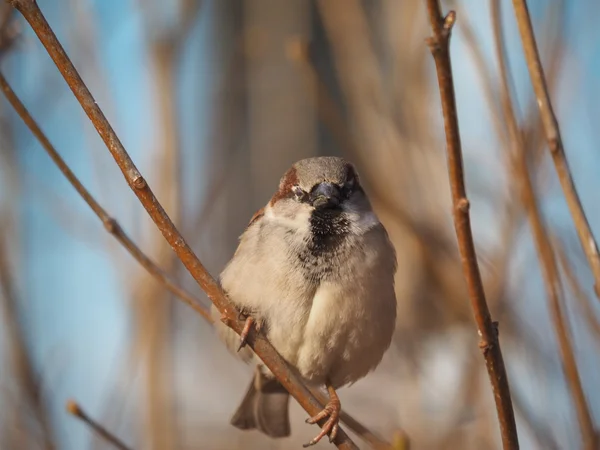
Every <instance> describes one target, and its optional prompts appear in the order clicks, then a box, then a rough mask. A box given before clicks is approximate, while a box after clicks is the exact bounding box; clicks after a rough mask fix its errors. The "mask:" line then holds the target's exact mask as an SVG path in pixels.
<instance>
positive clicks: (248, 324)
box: [237, 316, 261, 352]
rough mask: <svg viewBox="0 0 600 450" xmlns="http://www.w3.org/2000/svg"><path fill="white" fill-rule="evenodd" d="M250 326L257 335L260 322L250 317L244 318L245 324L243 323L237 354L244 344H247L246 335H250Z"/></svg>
mask: <svg viewBox="0 0 600 450" xmlns="http://www.w3.org/2000/svg"><path fill="white" fill-rule="evenodd" d="M252 326H254V329H255V330H256V332H257V333H258V332H259V331H260V328H261V322H260V321H256V320H254V318H253V317H252V316H248V317H246V323H244V328H243V329H242V332H241V333H240V345H239V347H238V349H237V351H238V352H239V351H240V350H241V349H243V348H244V347H245V346H246V343H247V342H248V335H249V334H250V330H251V329H252Z"/></svg>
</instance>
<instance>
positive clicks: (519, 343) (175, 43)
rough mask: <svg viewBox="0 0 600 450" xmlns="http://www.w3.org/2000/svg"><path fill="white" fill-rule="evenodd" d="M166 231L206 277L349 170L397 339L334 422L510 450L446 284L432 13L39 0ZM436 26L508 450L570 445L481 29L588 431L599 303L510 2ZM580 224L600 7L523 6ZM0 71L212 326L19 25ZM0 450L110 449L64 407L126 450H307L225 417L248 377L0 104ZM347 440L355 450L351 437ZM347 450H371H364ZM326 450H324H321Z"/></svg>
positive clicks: (568, 404) (7, 30) (4, 43)
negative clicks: (498, 360) (307, 191)
mask: <svg viewBox="0 0 600 450" xmlns="http://www.w3.org/2000/svg"><path fill="white" fill-rule="evenodd" d="M38 3H39V6H40V8H41V9H42V11H43V12H44V14H45V15H46V17H47V19H48V21H49V23H50V24H51V26H52V27H53V29H54V31H55V32H56V34H57V35H58V37H59V39H60V41H61V42H62V44H63V45H64V47H65V48H66V50H67V53H68V54H69V56H70V57H71V59H72V61H73V62H74V64H75V66H76V67H77V69H78V70H79V71H80V74H81V76H82V77H83V79H84V80H85V82H86V83H87V85H88V87H89V88H90V90H91V91H92V93H93V95H94V96H95V98H96V100H97V102H98V104H99V105H100V106H101V108H102V109H103V111H104V113H105V114H106V116H107V117H108V119H109V120H110V122H111V123H112V125H113V127H114V128H115V130H116V132H117V134H118V135H119V137H120V139H121V141H122V142H123V144H124V145H125V148H126V149H127V150H128V151H129V153H130V154H131V156H132V158H133V159H134V161H135V163H136V164H137V166H138V167H139V168H140V170H141V172H142V173H143V174H144V175H145V177H146V179H147V180H148V182H149V184H150V186H151V187H152V188H153V190H154V192H155V193H156V195H157V197H158V198H159V200H160V201H161V202H162V204H163V205H164V206H165V208H166V210H167V212H168V213H169V215H170V216H171V217H172V218H173V220H174V222H175V223H176V225H177V226H178V228H179V229H180V231H181V232H182V234H183V235H184V237H185V238H186V240H187V241H188V242H189V243H190V245H191V246H192V247H193V249H194V250H195V251H196V253H197V254H198V256H199V257H200V259H201V260H202V262H203V263H204V264H205V265H206V266H207V268H208V269H209V270H210V272H211V273H212V274H213V275H214V276H217V275H218V274H219V272H220V271H221V270H222V268H223V267H224V265H225V264H226V262H227V261H228V260H229V258H230V257H231V255H232V254H233V251H234V250H235V248H236V245H237V238H238V236H239V235H240V234H241V233H242V231H243V230H244V228H245V226H246V224H247V223H248V220H249V219H250V217H251V216H252V214H253V213H254V212H255V211H256V210H257V209H258V208H260V207H261V206H263V205H264V204H265V203H266V202H267V200H268V199H269V198H270V197H271V195H272V194H273V192H274V191H275V190H276V188H277V183H278V180H279V177H280V176H281V175H282V174H283V173H284V171H285V170H286V169H287V168H288V167H289V166H290V165H291V164H292V163H293V162H295V161H296V160H298V159H301V158H304V157H309V156H314V155H343V156H345V157H347V158H348V159H350V160H351V161H353V162H354V163H355V164H356V165H357V167H358V169H359V172H360V174H361V177H362V180H363V184H364V185H365V188H366V190H367V192H368V194H369V195H370V197H371V199H372V201H373V203H374V206H375V208H376V211H377V213H378V215H379V216H380V218H381V220H382V222H384V224H385V226H386V227H387V229H388V231H389V233H390V235H391V238H392V240H393V242H394V244H395V246H396V250H397V254H398V267H399V269H398V274H397V277H396V290H397V299H398V311H399V314H398V323H397V331H396V336H395V339H394V342H393V345H392V347H391V348H390V350H389V351H388V353H387V354H386V357H385V358H384V361H383V363H382V364H381V365H380V367H379V368H378V369H377V370H376V371H375V372H374V373H372V374H371V375H369V376H368V377H366V378H365V379H363V380H361V381H359V382H358V383H356V384H355V385H354V386H352V387H350V388H346V389H342V390H341V391H340V396H341V399H342V405H343V407H344V410H345V411H347V412H349V413H350V414H352V415H353V416H354V417H355V418H356V419H358V420H359V421H360V422H361V423H362V424H363V425H365V426H366V427H368V428H369V429H371V430H372V431H373V432H375V433H376V434H377V435H378V436H380V437H382V438H384V439H386V440H388V441H394V440H395V439H396V440H397V437H398V436H399V435H407V436H408V437H409V439H410V445H411V447H410V448H411V449H432V450H433V449H495V448H501V446H500V439H499V433H498V426H497V418H496V411H495V406H494V402H493V398H492V394H491V389H490V385H489V381H488V377H487V373H486V370H485V367H484V363H483V359H482V357H481V352H480V350H479V349H478V347H477V344H478V341H479V337H478V336H477V332H476V328H475V324H474V321H473V319H472V313H471V309H470V305H469V300H468V296H467V293H466V288H465V282H464V278H463V274H462V270H461V267H460V264H459V257H458V251H457V248H456V237H455V234H454V228H453V224H452V218H451V206H450V193H449V189H448V186H449V184H448V176H447V169H446V160H445V145H444V142H445V141H444V134H443V126H442V117H441V109H440V99H439V93H438V90H437V81H436V76H435V68H434V64H433V60H432V58H431V55H430V53H429V50H428V48H427V46H426V44H425V42H424V39H425V38H426V37H427V36H428V35H429V34H430V28H429V24H428V20H427V17H426V11H425V2H424V1H416V0H414V1H399V0H362V1H360V0H314V1H309V0H286V1H285V2H282V1H276V0H243V1H242V0H202V1H201V0H171V1H158V0H137V1H136V0H54V1H51V0H38ZM494 3H497V1H496V2H494V1H480V0H455V1H449V0H448V1H443V2H442V4H443V7H444V10H447V9H448V8H454V9H456V11H457V14H458V21H457V24H456V26H455V28H454V32H453V37H452V41H451V53H452V63H453V72H454V82H455V89H456V95H457V104H458V113H459V124H460V131H461V137H462V142H463V151H464V164H465V170H466V181H467V189H468V194H469V198H470V200H471V218H472V224H473V229H474V234H475V239H476V245H477V249H478V256H479V263H480V268H481V271H482V274H483V277H484V281H485V287H486V294H487V298H488V303H489V304H490V308H491V310H492V315H493V318H494V320H498V321H499V323H500V340H501V343H502V350H503V352H504V357H505V362H506V366H507V370H508V375H509V379H510V386H511V390H512V394H513V402H514V406H515V412H516V417H517V425H518V430H519V435H520V440H521V448H523V449H552V448H554V449H576V448H580V447H581V435H580V430H579V426H578V419H577V416H576V414H575V408H574V401H573V398H572V397H571V395H570V391H569V389H568V387H567V383H566V380H565V376H564V374H563V370H562V366H561V359H560V355H559V352H558V350H557V344H556V342H557V338H556V334H555V332H554V327H553V324H552V320H551V317H550V313H549V303H548V299H547V295H546V291H545V289H544V283H543V281H542V277H541V272H540V264H539V262H538V259H537V256H536V252H535V249H534V246H533V243H532V238H531V233H530V228H529V226H528V222H527V220H526V217H525V214H524V211H523V208H522V206H521V202H520V200H519V198H520V197H519V193H518V185H519V179H518V177H519V174H518V172H517V171H515V170H514V168H513V167H512V166H511V164H510V163H509V162H508V159H507V155H508V153H509V138H508V132H507V129H506V126H505V120H504V117H503V115H502V111H501V108H500V103H499V98H500V94H501V92H502V86H501V83H500V81H499V77H498V60H497V58H496V56H495V50H494V42H495V41H494V33H493V26H492V24H493V22H494V21H497V22H496V23H499V24H500V26H501V29H502V34H503V37H502V39H503V42H504V45H505V46H506V55H507V62H508V68H509V73H510V76H511V77H512V80H513V85H514V86H513V87H514V89H513V92H512V95H513V99H514V104H515V108H516V111H517V118H518V121H519V126H520V133H521V136H522V138H523V140H524V143H525V146H524V147H525V150H524V151H525V152H526V157H527V162H528V170H529V174H530V176H531V177H532V179H533V180H534V183H535V185H536V188H537V193H538V201H539V203H540V206H541V208H542V213H543V216H544V218H545V220H546V223H547V225H548V231H549V233H550V235H551V236H552V239H553V243H554V251H555V254H556V258H557V260H558V261H560V262H561V266H560V267H561V275H562V282H563V286H564V296H562V298H561V301H562V306H563V309H564V313H565V320H566V321H567V322H568V325H569V332H570V335H571V338H572V339H571V340H572V344H573V348H574V352H575V356H576V360H577V364H578V370H579V374H580V377H581V381H582V384H583V387H584V390H585V393H586V400H587V403H588V406H589V409H590V413H591V415H592V417H593V418H594V420H595V422H596V423H597V422H598V421H599V420H600V391H599V390H598V388H597V387H598V386H599V385H600V364H599V363H600V357H599V355H600V353H599V348H600V347H599V343H600V325H599V321H600V309H599V306H600V303H599V301H598V299H597V298H596V297H595V296H594V294H593V284H594V283H593V278H592V276H591V272H590V269H589V267H588V265H587V262H586V260H585V257H584V255H583V253H582V250H581V247H580V245H579V242H578V239H577V236H576V233H575V229H574V227H573V222H572V219H571V216H570V215H569V212H568V209H567V206H566V203H565V201H564V197H563V195H562V191H561V189H560V185H559V183H558V180H557V177H556V171H555V169H554V166H553V164H552V160H551V158H550V157H549V153H548V151H547V145H546V142H545V139H544V136H543V134H542V132H541V126H540V121H539V114H538V110H537V104H536V102H535V98H534V97H533V94H532V89H531V84H530V81H529V75H528V72H527V69H526V66H525V61H524V57H523V52H522V47H521V43H520V40H519V34H518V30H517V28H516V22H515V18H514V12H513V9H512V4H511V2H508V1H501V0H500V1H499V3H501V4H502V5H501V6H502V8H501V9H500V13H496V12H494V11H493V8H492V7H491V6H492V4H494ZM528 3H529V6H530V10H531V14H532V21H533V25H534V29H535V32H536V36H537V40H538V44H539V47H540V52H541V57H542V61H543V64H544V68H545V70H546V75H547V78H548V83H549V87H550V89H551V96H552V99H553V102H554V106H555V109H556V112H557V115H558V120H559V122H560V125H561V131H562V134H563V140H564V144H565V148H566V152H567V157H568V160H569V163H570V167H571V170H572V174H573V176H574V179H575V182H576V186H577V189H578V191H579V193H580V196H581V200H582V203H583V206H584V209H585V211H586V213H587V216H588V219H589V221H590V223H591V226H592V230H593V231H594V232H595V234H596V236H598V235H600V206H599V203H598V198H599V197H598V192H599V189H600V177H599V176H598V173H599V169H600V152H599V151H598V145H597V138H594V135H595V133H597V129H595V127H596V126H597V125H598V124H597V122H596V121H597V117H599V114H598V112H599V111H598V104H599V102H598V100H600V83H599V82H598V80H599V79H600V29H599V28H598V26H597V23H596V18H597V17H598V15H599V13H600V4H599V3H598V2H596V1H593V0H580V1H577V2H567V1H564V0H563V1H559V0H555V1H552V2H547V1H543V0H530V1H529V2H528ZM0 25H1V34H0V36H1V39H0V48H1V59H2V60H1V62H0V70H1V71H2V73H3V74H4V75H5V76H6V78H7V79H8V81H9V82H10V83H11V85H12V86H13V88H14V90H15V91H16V93H17V94H18V95H19V96H20V98H21V99H22V101H23V102H24V103H25V105H26V107H27V108H29V110H30V112H31V113H32V115H33V117H34V118H35V119H36V120H37V121H38V123H39V124H40V126H41V127H42V129H43V130H44V131H45V133H46V134H47V136H48V137H49V139H50V140H51V142H52V143H53V144H54V145H55V147H56V148H57V150H58V151H59V152H60V153H61V155H62V156H63V157H64V158H65V159H66V161H67V163H68V164H69V166H70V167H71V168H72V169H73V170H74V171H75V173H76V174H77V175H78V176H79V178H80V179H81V181H82V182H83V183H84V185H85V186H86V187H87V188H88V189H89V190H90V191H91V192H92V193H93V195H94V196H95V198H96V199H97V200H98V201H99V202H100V204H101V205H102V206H103V207H104V208H105V209H106V210H107V211H108V212H109V213H110V214H111V215H112V216H113V217H115V218H116V219H117V220H118V222H119V223H120V224H121V226H122V227H123V228H124V229H125V230H126V232H127V233H128V234H129V235H130V236H131V237H132V239H133V240H134V241H135V242H136V243H137V244H138V245H139V247H140V248H141V249H142V250H143V251H144V252H146V253H147V254H148V255H150V256H151V258H152V259H153V260H154V261H156V262H157V263H158V265H159V266H160V267H162V268H164V269H165V270H166V271H168V272H169V273H170V274H171V275H172V276H173V277H175V278H176V279H177V280H178V282H179V283H180V284H181V285H183V286H185V287H186V288H187V289H188V290H190V291H191V292H194V293H197V295H198V296H199V297H200V298H201V299H202V300H203V301H204V304H205V305H209V301H208V299H207V298H206V296H205V295H204V294H203V293H202V292H201V291H200V289H199V288H198V287H197V286H196V285H195V283H194V281H193V280H192V279H191V277H190V276H189V275H188V274H187V272H186V271H185V270H184V269H183V268H182V266H181V265H180V264H179V262H178V261H177V259H176V258H175V257H174V255H173V253H172V252H171V250H170V248H169V247H168V245H167V244H166V243H165V242H164V240H163V238H162V236H161V235H160V233H159V232H158V231H157V229H156V228H155V226H154V224H153V223H152V222H151V221H150V220H149V218H148V216H147V214H146V213H145V211H144V210H143V209H142V207H141V206H140V204H139V202H138V201H137V199H136V198H135V196H134V195H133V193H132V192H131V191H130V189H129V188H128V186H127V184H126V183H125V181H124V179H123V176H122V175H121V173H120V172H119V170H118V168H117V167H116V165H115V164H114V162H113V160H112V158H111V157H110V154H109V153H108V152H107V151H106V149H105V147H104V145H103V143H102V141H101V140H100V139H99V137H98V135H97V134H96V132H95V130H94V128H93V127H92V126H91V124H90V123H89V121H88V120H87V117H86V116H85V115H84V114H83V112H82V110H81V108H80V106H79V104H78V103H77V101H76V100H75V98H74V96H73V95H72V94H71V92H70V90H69V89H68V87H67V85H66V83H65V82H64V81H63V79H62V78H61V76H60V74H59V73H58V71H57V70H56V68H55V66H54V65H53V63H52V61H51V60H50V58H49V57H48V56H47V54H46V52H45V51H44V49H43V47H42V46H41V44H40V43H39V42H38V40H37V38H36V37H35V35H34V34H33V33H32V32H31V30H30V29H29V27H28V25H27V24H26V23H25V22H24V21H23V20H22V18H21V17H20V16H19V15H18V14H16V13H13V12H12V10H11V8H10V7H8V6H7V5H5V4H4V2H3V4H2V5H1V6H0ZM0 222H1V225H0V226H1V228H0V229H1V230H2V232H1V233H0V238H1V241H0V243H1V245H0V448H2V449H9V450H12V449H38V448H39V449H66V450H71V449H104V448H110V446H109V445H108V444H107V443H106V442H105V441H103V440H101V439H99V438H97V437H96V436H94V435H93V433H92V432H91V431H90V429H89V428H88V427H87V426H86V425H85V424H84V423H83V422H81V421H79V420H77V419H75V418H73V417H72V416H70V415H69V414H68V413H67V412H66V411H65V403H66V401H67V400H68V399H74V400H76V401H77V402H78V403H79V404H80V405H81V406H82V407H83V408H84V409H85V410H86V412H87V413H88V414H89V415H90V416H91V417H93V418H95V419H96V420H97V421H98V422H100V423H102V424H103V425H104V426H105V427H106V428H108V429H109V430H110V431H111V432H113V433H114V434H115V435H117V436H119V437H120V438H121V439H122V440H123V441H124V442H125V443H127V444H128V445H129V446H131V448H136V449H149V450H150V449H152V450H154V449H201V448H202V449H232V448H257V449H258V448H261V449H284V448H286V449H287V448H300V445H301V444H302V443H303V442H306V441H307V440H308V439H309V438H311V437H313V435H314V434H315V433H316V431H317V430H316V427H314V426H309V425H306V424H305V423H304V419H305V418H306V414H305V413H304V412H303V411H302V410H301V409H300V407H299V406H298V405H297V404H296V403H295V402H293V401H292V402H291V407H292V433H293V434H292V437H291V438H289V439H285V440H279V441H274V440H269V439H268V438H265V437H263V436H262V435H259V434H258V433H257V432H249V433H248V432H246V433H244V432H241V431H239V430H237V429H235V428H233V427H232V426H230V425H229V418H230V416H231V414H232V413H233V411H234V410H235V407H236V406H237V404H238V402H239V401H240V399H241V396H242V395H243V393H244V392H245V389H246V387H247V384H248V382H249V380H250V376H251V372H252V370H253V368H252V367H249V366H245V365H244V364H243V363H242V362H239V361H238V360H236V359H235V358H234V357H233V356H231V355H230V354H229V353H228V352H227V351H226V350H225V348H224V346H223V345H222V344H221V343H220V342H219V341H218V340H217V339H216V338H215V336H214V334H213V331H212V329H211V326H210V324H208V323H207V322H206V321H205V320H204V319H202V318H201V317H200V316H199V315H198V314H196V313H194V312H193V311H192V310H191V309H190V308H189V307H188V306H186V305H184V304H182V303H181V302H179V301H178V300H177V299H176V298H175V297H174V296H173V295H172V294H170V293H168V292H167V291H165V289H164V288H163V287H161V285H159V284H158V283H157V282H156V281H154V279H153V278H152V277H151V276H149V275H148V273H147V272H146V271H145V270H144V269H142V268H141V267H140V266H139V265H138V263H137V262H136V261H135V260H134V259H133V258H132V257H131V256H129V254H128V253H127V252H126V251H125V250H124V249H123V248H122V247H121V246H120V245H119V244H118V242H116V241H115V240H114V239H113V237H112V236H111V235H110V234H108V233H106V231H105V230H104V228H103V226H102V223H101V222H100V221H99V220H97V218H96V217H95V216H94V215H93V213H92V212H91V210H90V209H89V208H88V206H87V205H86V204H85V203H84V202H83V201H82V200H81V198H80V197H79V196H78V195H77V194H76V192H75V191H74V190H73V188H72V187H71V186H70V185H69V184H68V183H67V181H66V180H65V179H64V178H63V176H62V175H61V174H60V172H59V171H58V170H57V169H56V167H55V166H54V165H53V164H52V162H51V160H50V159H49V158H48V156H47V155H46V153H45V152H44V151H43V149H42V147H41V146H40V144H39V143H38V142H37V141H36V139H35V138H34V137H33V136H32V134H31V133H30V132H29V130H28V129H27V128H26V127H25V126H24V124H23V123H22V121H21V120H20V119H19V117H18V116H17V115H16V114H15V112H14V111H13V110H12V108H11V107H10V105H9V104H8V103H7V102H6V101H5V99H4V98H3V99H2V101H0ZM352 436H354V435H353V434H352ZM356 442H357V444H358V445H359V446H360V447H361V448H368V445H367V444H365V443H363V442H362V441H360V439H359V438H357V440H356ZM318 447H319V448H333V447H331V446H330V444H329V443H328V442H326V440H324V441H323V443H320V444H319V445H318Z"/></svg>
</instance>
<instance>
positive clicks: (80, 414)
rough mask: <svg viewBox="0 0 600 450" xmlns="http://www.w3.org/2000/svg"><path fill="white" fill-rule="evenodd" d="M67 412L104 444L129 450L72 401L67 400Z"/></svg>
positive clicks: (121, 449)
mask: <svg viewBox="0 0 600 450" xmlns="http://www.w3.org/2000/svg"><path fill="white" fill-rule="evenodd" d="M66 409H67V412H68V413H69V414H71V415H72V416H73V417H77V418H78V419H79V420H81V421H82V422H84V423H85V424H87V425H88V426H89V427H90V428H91V429H92V430H94V432H95V433H97V434H98V435H99V436H101V437H102V438H103V439H104V440H105V441H106V442H108V443H109V444H111V445H112V446H113V447H115V448H118V449H119V450H131V449H130V448H129V447H127V445H125V444H124V443H123V442H122V441H121V440H120V439H119V438H118V437H116V436H115V435H114V434H112V433H111V432H110V431H108V430H107V429H106V428H104V427H103V426H102V425H100V424H99V423H98V422H96V421H95V420H94V419H92V418H91V417H90V416H89V415H88V414H87V413H86V412H85V411H84V410H83V409H82V408H81V406H79V405H78V404H77V403H75V402H74V401H73V400H69V401H68V402H67V405H66Z"/></svg>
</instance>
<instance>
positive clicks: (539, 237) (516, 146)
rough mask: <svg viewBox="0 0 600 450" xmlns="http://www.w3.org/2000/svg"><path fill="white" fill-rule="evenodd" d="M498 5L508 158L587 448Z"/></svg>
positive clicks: (583, 408) (495, 19)
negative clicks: (509, 155)
mask: <svg viewBox="0 0 600 450" xmlns="http://www.w3.org/2000/svg"><path fill="white" fill-rule="evenodd" d="M499 8H500V4H499V2H498V0H495V1H493V2H492V8H491V13H492V25H493V30H494V38H495V39H494V42H495V51H496V58H497V60H498V67H499V72H500V80H501V83H502V90H501V105H502V109H503V112H504V118H505V123H506V126H507V129H508V134H509V138H510V143H511V160H512V166H513V168H514V170H515V171H516V172H517V180H519V182H520V192H521V200H522V202H523V205H524V206H525V209H526V212H527V217H528V219H529V223H530V225H531V232H532V234H533V240H534V243H535V247H536V251H537V254H538V259H539V261H540V264H541V268H542V274H543V277H544V282H545V288H546V291H547V294H548V301H549V306H550V314H551V316H552V321H553V323H554V330H555V333H556V338H557V340H558V347H559V350H560V356H561V361H562V366H563V370H564V372H565V376H566V379H567V384H568V386H569V390H570V391H571V397H572V398H573V402H574V404H575V409H576V412H577V419H578V422H579V426H580V429H581V435H582V439H583V444H584V448H585V449H586V450H594V449H596V432H595V430H594V424H593V422H592V417H591V414H590V410H589V407H588V404H587V401H586V398H585V393H584V390H583V386H582V384H581V379H580V377H579V371H578V369H577V361H576V359H575V355H574V352H573V346H572V344H571V340H570V336H569V330H568V326H567V323H566V321H565V318H564V314H563V311H562V308H563V305H562V303H563V302H562V295H563V288H562V283H561V279H560V272H559V269H558V265H557V263H556V258H555V255H554V251H553V249H552V243H551V241H550V238H549V236H548V232H547V229H546V225H545V224H544V221H543V219H542V215H541V212H540V208H539V205H538V202H537V196H536V193H535V187H534V184H533V182H532V180H531V177H530V176H529V171H528V168H527V160H526V154H525V147H524V145H523V142H522V135H521V134H520V132H519V126H518V123H517V120H516V115H515V111H514V109H513V106H512V101H511V98H510V92H511V83H510V81H509V76H508V73H507V69H506V57H505V53H506V51H505V49H504V46H503V45H504V39H503V38H502V30H501V24H500V16H501V14H500V9H499Z"/></svg>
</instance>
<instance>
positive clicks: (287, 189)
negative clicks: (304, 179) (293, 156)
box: [270, 167, 298, 206]
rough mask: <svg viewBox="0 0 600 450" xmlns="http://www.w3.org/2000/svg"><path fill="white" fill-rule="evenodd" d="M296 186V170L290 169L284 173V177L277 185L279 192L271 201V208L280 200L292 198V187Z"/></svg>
mask: <svg viewBox="0 0 600 450" xmlns="http://www.w3.org/2000/svg"><path fill="white" fill-rule="evenodd" d="M296 184H298V174H297V173H296V168H295V167H292V168H291V169H290V170H288V171H287V172H286V173H285V175H284V176H283V178H282V179H281V182H280V183H279V190H278V191H277V192H276V193H275V195H274V196H273V198H272V199H271V202H270V204H271V206H273V205H274V204H275V203H277V202H278V201H279V200H281V199H284V198H290V197H292V196H293V192H292V187H294V186H295V185H296Z"/></svg>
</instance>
